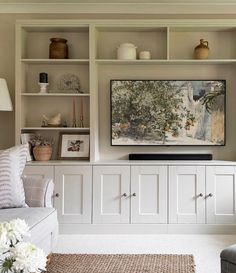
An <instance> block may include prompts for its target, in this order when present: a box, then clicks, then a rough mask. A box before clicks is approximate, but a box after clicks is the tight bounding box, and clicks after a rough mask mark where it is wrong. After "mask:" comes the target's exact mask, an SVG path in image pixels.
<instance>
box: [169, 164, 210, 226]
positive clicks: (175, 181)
mask: <svg viewBox="0 0 236 273" xmlns="http://www.w3.org/2000/svg"><path fill="white" fill-rule="evenodd" d="M169 180H170V181H169V183H170V184H169V208H170V209H169V215H170V223H182V224H188V223H198V224H200V223H201V224H203V223H205V200H204V195H205V167H204V166H170V167H169ZM200 194H201V195H200Z"/></svg>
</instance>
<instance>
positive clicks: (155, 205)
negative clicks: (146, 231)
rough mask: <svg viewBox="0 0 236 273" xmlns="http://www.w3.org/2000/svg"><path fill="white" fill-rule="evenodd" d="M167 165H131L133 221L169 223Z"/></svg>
mask: <svg viewBox="0 0 236 273" xmlns="http://www.w3.org/2000/svg"><path fill="white" fill-rule="evenodd" d="M167 185H168V180H167V166H132V167H131V223H135V224H137V223H156V224H157V223H167Z"/></svg>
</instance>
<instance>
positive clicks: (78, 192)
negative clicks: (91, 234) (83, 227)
mask: <svg viewBox="0 0 236 273" xmlns="http://www.w3.org/2000/svg"><path fill="white" fill-rule="evenodd" d="M55 192H56V194H57V195H58V197H57V198H55V207H56V208H57V211H58V218H59V222H60V223H73V224H74V223H91V210H92V167H91V166H56V167H55Z"/></svg>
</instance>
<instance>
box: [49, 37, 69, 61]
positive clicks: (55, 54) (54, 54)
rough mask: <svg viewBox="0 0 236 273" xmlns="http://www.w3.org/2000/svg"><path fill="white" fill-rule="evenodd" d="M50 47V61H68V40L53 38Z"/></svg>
mask: <svg viewBox="0 0 236 273" xmlns="http://www.w3.org/2000/svg"><path fill="white" fill-rule="evenodd" d="M50 41H51V44H50V46H49V58H50V59H68V46H67V44H66V42H67V40H66V39H64V38H51V39H50Z"/></svg>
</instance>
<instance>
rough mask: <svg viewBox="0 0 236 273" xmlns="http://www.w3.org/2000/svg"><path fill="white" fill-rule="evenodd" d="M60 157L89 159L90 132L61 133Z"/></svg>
mask: <svg viewBox="0 0 236 273" xmlns="http://www.w3.org/2000/svg"><path fill="white" fill-rule="evenodd" d="M58 151H59V155H58V159H67V160H70V159H71V160H78V159H89V133H81V134H80V133H67V132H66V133H60V139H59V149H58Z"/></svg>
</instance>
